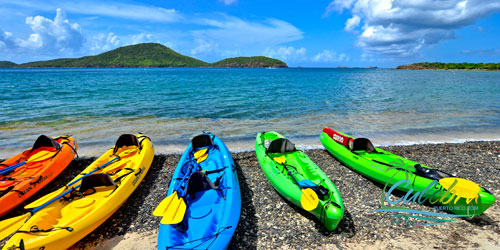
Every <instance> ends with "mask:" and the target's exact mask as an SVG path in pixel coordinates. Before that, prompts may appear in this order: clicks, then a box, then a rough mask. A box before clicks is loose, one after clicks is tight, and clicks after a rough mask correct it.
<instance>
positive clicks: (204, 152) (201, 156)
mask: <svg viewBox="0 0 500 250" xmlns="http://www.w3.org/2000/svg"><path fill="white" fill-rule="evenodd" d="M207 157H208V149H207V148H202V149H200V150H198V151H196V152H195V153H194V158H195V159H196V162H198V163H200V162H203V161H204V160H206V159H207Z"/></svg>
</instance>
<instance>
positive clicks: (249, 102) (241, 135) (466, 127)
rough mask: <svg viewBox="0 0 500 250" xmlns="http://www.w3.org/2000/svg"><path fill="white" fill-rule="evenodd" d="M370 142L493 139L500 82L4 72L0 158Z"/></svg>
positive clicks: (347, 74) (498, 129) (350, 72)
mask: <svg viewBox="0 0 500 250" xmlns="http://www.w3.org/2000/svg"><path fill="white" fill-rule="evenodd" d="M326 126H328V127H332V128H334V129H338V130H340V131H344V132H348V133H350V134H352V135H354V136H357V137H359V136H368V137H370V138H372V139H373V141H374V142H375V143H376V144H379V145H380V144H382V145H383V144H411V143H424V142H442V141H446V142H455V141H463V140H497V139H500V72H483V71H407V70H391V69H303V68H301V69H298V68H290V69H189V68H188V69H184V68H165V69H163V68H161V69H159V68H146V69H144V68H131V69H15V70H13V69H1V70H0V131H1V135H0V158H5V157H7V156H9V155H11V152H12V151H15V150H18V149H21V148H25V147H29V146H30V145H31V144H32V143H33V140H34V139H35V138H36V137H37V136H38V135H39V134H47V135H50V136H58V135H61V134H72V135H74V136H75V137H76V138H77V140H78V141H79V143H80V149H81V150H83V152H84V153H86V154H90V155H92V154H95V155H99V154H100V153H102V150H103V149H105V148H107V147H110V146H112V144H113V143H114V141H115V140H116V138H117V137H118V135H119V134H121V133H136V132H143V133H146V134H148V135H149V136H150V137H151V138H152V140H153V142H155V144H156V146H157V147H156V148H157V152H181V151H183V149H184V148H185V146H186V145H187V143H188V139H189V138H191V137H192V136H194V135H196V134H198V133H200V132H201V131H203V130H206V131H211V132H213V133H215V134H217V135H218V136H219V137H221V139H223V140H224V141H227V144H228V146H229V148H230V149H231V150H235V151H237V150H248V149H251V148H253V142H254V139H255V134H256V133H257V132H261V131H269V130H277V131H279V132H281V133H282V134H284V135H286V136H289V137H291V138H292V139H294V140H295V141H296V142H297V144H299V145H302V146H303V147H319V146H320V145H321V144H320V142H319V139H318V136H319V133H320V132H321V130H322V128H323V127H326Z"/></svg>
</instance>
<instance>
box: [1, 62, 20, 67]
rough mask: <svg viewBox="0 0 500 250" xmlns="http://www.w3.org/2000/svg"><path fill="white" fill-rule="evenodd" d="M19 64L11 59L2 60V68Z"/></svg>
mask: <svg viewBox="0 0 500 250" xmlns="http://www.w3.org/2000/svg"><path fill="white" fill-rule="evenodd" d="M16 65H17V64H16V63H13V62H9V61H0V68H13V67H15V66H16Z"/></svg>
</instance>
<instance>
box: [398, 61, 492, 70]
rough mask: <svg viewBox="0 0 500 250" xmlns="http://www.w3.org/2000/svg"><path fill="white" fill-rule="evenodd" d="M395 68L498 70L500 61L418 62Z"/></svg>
mask: <svg viewBox="0 0 500 250" xmlns="http://www.w3.org/2000/svg"><path fill="white" fill-rule="evenodd" d="M396 69H411V70H464V71H500V63H467V62H463V63H441V62H433V63H430V62H419V63H412V64H405V65H399V66H397V67H396Z"/></svg>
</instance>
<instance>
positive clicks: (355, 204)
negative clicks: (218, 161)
mask: <svg viewBox="0 0 500 250" xmlns="http://www.w3.org/2000/svg"><path fill="white" fill-rule="evenodd" d="M382 148H383V149H385V150H388V151H390V152H393V153H396V154H398V155H401V156H403V157H406V158H409V159H412V160H414V161H417V162H420V163H423V164H426V165H428V166H431V167H434V168H438V169H441V170H444V171H447V172H449V173H451V174H454V175H456V176H459V177H463V178H467V179H470V180H473V181H475V182H477V183H479V184H480V185H482V186H485V187H487V188H488V189H489V190H490V191H491V192H492V193H493V194H494V195H495V197H500V180H499V177H500V169H499V166H500V142H467V143H453V144H451V143H448V144H424V145H411V146H389V147H382ZM305 152H306V154H307V155H308V156H309V157H310V158H311V159H312V160H313V161H314V162H315V163H316V164H317V165H318V166H320V167H321V168H322V169H323V171H324V172H325V173H326V174H327V175H328V176H329V177H330V178H331V180H332V181H333V182H334V183H335V185H336V186H337V188H338V189H339V191H340V193H341V195H342V198H343V202H344V206H345V215H344V218H343V220H342V221H341V223H340V225H339V227H338V228H337V229H336V230H335V231H334V232H328V231H326V230H325V229H324V228H323V227H322V226H321V225H320V224H319V222H317V221H316V220H315V219H314V218H313V217H312V216H310V215H309V214H307V213H306V212H304V211H302V210H301V209H299V208H298V207H295V206H294V205H292V204H291V203H289V202H287V201H285V200H284V199H283V198H282V197H280V196H279V194H278V193H277V192H276V191H275V190H274V189H273V188H272V187H271V185H270V184H269V183H268V181H267V180H266V178H265V176H264V174H263V173H262V171H261V169H260V165H259V163H258V161H257V158H256V156H255V152H242V153H236V154H233V158H234V160H235V163H236V164H237V167H238V175H239V180H240V186H241V192H242V212H241V217H240V222H239V225H238V228H237V230H236V232H235V235H234V236H233V240H232V242H231V244H230V249H345V248H347V249H366V248H370V249H373V248H375V249H386V248H391V249H403V248H404V249H434V248H438V249H448V248H453V249H457V248H458V249H465V248H474V249H477V248H479V249H494V248H500V227H499V223H500V206H499V205H498V201H497V202H496V203H495V204H493V205H492V207H490V208H489V209H488V210H487V211H486V212H485V213H484V214H482V215H480V216H477V217H475V218H472V219H470V218H468V219H457V220H456V221H452V222H447V223H445V224H442V225H437V226H411V225H410V226H408V225H406V224H404V223H393V222H394V218H392V217H391V216H390V215H389V214H382V213H375V212H373V210H375V209H377V208H380V195H381V192H382V186H381V185H378V184H375V183H373V182H371V181H369V180H368V179H366V178H364V177H363V176H361V175H359V174H357V173H355V172H353V171H351V170H350V169H349V168H348V167H346V166H344V165H343V164H341V163H340V162H338V161H337V160H336V159H335V158H334V157H332V156H331V155H330V154H329V153H328V152H327V151H326V150H321V149H315V150H307V151H305ZM179 158H180V155H179V154H167V155H156V156H155V159H154V161H153V164H152V166H151V169H150V170H149V172H148V175H147V176H146V178H145V179H144V181H143V182H142V183H141V185H140V186H139V187H138V189H137V190H136V191H135V192H134V193H133V194H132V196H131V197H130V198H129V199H128V201H127V202H126V203H125V204H124V205H123V206H122V207H121V208H120V209H119V210H118V211H117V212H116V213H115V214H113V215H112V216H111V217H110V218H109V219H108V220H107V221H106V222H105V223H104V224H102V225H101V226H100V227H99V228H98V229H96V230H95V231H94V232H92V233H91V234H89V235H88V236H87V237H85V238H84V239H82V240H81V241H80V242H78V243H77V244H76V245H74V246H73V247H72V248H71V249H72V250H76V249H156V247H157V246H156V241H157V232H158V225H159V221H160V218H156V217H154V216H152V211H153V209H154V208H155V207H156V205H157V204H158V203H159V202H160V201H161V200H162V199H163V198H164V197H165V194H166V193H167V190H168V184H169V182H170V179H171V176H172V173H173V171H174V169H175V167H176V165H177V162H178V160H179ZM93 159H94V158H87V157H82V158H79V159H76V160H74V161H73V162H72V163H71V165H70V166H69V167H68V169H67V170H65V172H64V173H63V174H62V175H61V176H60V177H58V178H57V179H56V180H55V182H54V185H53V186H51V187H46V188H45V189H44V190H42V192H40V194H39V195H37V196H36V197H32V198H31V199H30V201H32V200H34V199H36V198H37V197H40V196H41V195H42V194H46V193H48V192H49V191H51V190H55V189H56V186H59V185H63V184H64V183H66V182H67V181H68V180H70V179H71V178H72V177H73V176H74V175H75V174H77V173H79V172H80V171H81V170H82V169H84V168H85V167H86V166H87V165H88V164H90V163H91V162H92V161H93ZM397 195H404V194H397ZM411 206H412V207H414V208H416V209H420V210H428V211H431V208H430V207H429V206H426V205H419V204H413V205H411ZM20 213H21V211H14V212H12V213H11V214H9V215H7V216H13V215H16V214H20ZM410 222H411V223H410V224H415V223H414V222H415V221H410ZM2 243H4V242H2Z"/></svg>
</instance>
